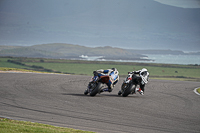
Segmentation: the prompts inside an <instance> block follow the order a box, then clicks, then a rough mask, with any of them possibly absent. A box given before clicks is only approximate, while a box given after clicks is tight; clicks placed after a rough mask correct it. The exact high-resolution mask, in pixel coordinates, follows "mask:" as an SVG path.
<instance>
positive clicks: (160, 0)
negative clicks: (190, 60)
mask: <svg viewBox="0 0 200 133" xmlns="http://www.w3.org/2000/svg"><path fill="white" fill-rule="evenodd" d="M44 43H70V44H78V45H83V46H90V47H97V46H112V47H122V48H133V49H175V50H184V51H197V50H198V51H200V1H199V0H0V45H27V46H29V45H35V44H44Z"/></svg>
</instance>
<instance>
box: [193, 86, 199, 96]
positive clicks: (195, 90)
mask: <svg viewBox="0 0 200 133" xmlns="http://www.w3.org/2000/svg"><path fill="white" fill-rule="evenodd" d="M197 89H199V87H198V88H195V89H194V92H195V93H196V94H197V95H199V96H200V94H199V93H198V92H197Z"/></svg>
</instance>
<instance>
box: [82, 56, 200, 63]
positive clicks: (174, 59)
mask: <svg viewBox="0 0 200 133" xmlns="http://www.w3.org/2000/svg"><path fill="white" fill-rule="evenodd" d="M146 56H148V57H145V58H144V59H149V60H150V61H145V60H106V59H103V58H102V56H99V57H98V56H93V57H88V56H86V57H84V58H83V60H96V61H115V62H140V63H162V64H182V65H200V55H158V54H155V55H153V54H147V55H146ZM80 57H81V56H80Z"/></svg>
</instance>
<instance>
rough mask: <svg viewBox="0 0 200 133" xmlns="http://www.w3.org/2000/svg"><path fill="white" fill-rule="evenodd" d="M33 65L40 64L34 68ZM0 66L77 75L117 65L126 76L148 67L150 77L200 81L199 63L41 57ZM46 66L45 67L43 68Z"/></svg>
mask: <svg viewBox="0 0 200 133" xmlns="http://www.w3.org/2000/svg"><path fill="white" fill-rule="evenodd" d="M7 60H14V61H19V62H20V63H23V64H25V65H17V64H14V63H11V62H7ZM32 66H39V67H41V68H42V69H40V68H34V67H32ZM0 67H8V68H20V69H29V70H34V71H42V72H45V71H46V70H50V72H59V73H70V74H76V75H90V76H91V75H92V72H93V71H94V70H97V69H108V68H112V67H115V68H117V69H118V71H119V74H120V76H126V75H127V72H129V71H136V70H139V69H142V68H144V67H145V68H147V69H148V71H149V73H150V78H159V79H170V80H189V81H200V74H199V73H200V66H198V65H172V64H154V63H131V62H103V61H101V62H100V61H80V60H59V59H40V58H38V59H37V58H0ZM43 68H44V69H43Z"/></svg>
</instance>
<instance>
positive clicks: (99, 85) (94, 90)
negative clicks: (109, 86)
mask: <svg viewBox="0 0 200 133" xmlns="http://www.w3.org/2000/svg"><path fill="white" fill-rule="evenodd" d="M101 87H102V83H101V82H99V83H98V85H97V86H96V87H95V88H94V89H93V90H92V92H91V93H90V96H96V94H97V93H98V92H99V90H100V89H101Z"/></svg>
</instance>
